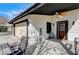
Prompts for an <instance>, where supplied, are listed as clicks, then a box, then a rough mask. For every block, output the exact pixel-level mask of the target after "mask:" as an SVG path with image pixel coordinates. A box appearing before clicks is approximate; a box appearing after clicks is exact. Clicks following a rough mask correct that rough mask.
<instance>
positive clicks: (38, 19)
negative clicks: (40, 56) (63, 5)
mask: <svg viewBox="0 0 79 59" xmlns="http://www.w3.org/2000/svg"><path fill="white" fill-rule="evenodd" d="M28 20H29V26H28V33H29V34H28V36H29V37H30V40H29V42H32V43H33V42H34V41H35V40H33V39H34V38H35V39H36V38H39V33H40V29H41V28H42V35H43V38H45V39H46V38H48V34H47V29H46V22H51V18H50V16H46V15H37V14H36V15H34V14H33V15H30V17H29V19H28ZM33 37H34V38H33ZM29 44H30V43H29Z"/></svg>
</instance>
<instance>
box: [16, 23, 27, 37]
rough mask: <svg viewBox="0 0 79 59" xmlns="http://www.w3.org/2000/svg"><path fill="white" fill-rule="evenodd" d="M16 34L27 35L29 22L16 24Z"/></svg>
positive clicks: (18, 35) (19, 35)
mask: <svg viewBox="0 0 79 59" xmlns="http://www.w3.org/2000/svg"><path fill="white" fill-rule="evenodd" d="M15 36H17V37H19V38H21V37H22V36H27V22H22V23H19V24H16V25H15Z"/></svg>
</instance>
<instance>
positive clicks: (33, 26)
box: [14, 9, 79, 44]
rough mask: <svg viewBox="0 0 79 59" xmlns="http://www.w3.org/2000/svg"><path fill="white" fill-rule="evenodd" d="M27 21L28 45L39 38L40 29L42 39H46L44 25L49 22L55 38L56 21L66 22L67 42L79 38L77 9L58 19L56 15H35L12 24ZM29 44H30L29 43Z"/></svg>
mask: <svg viewBox="0 0 79 59" xmlns="http://www.w3.org/2000/svg"><path fill="white" fill-rule="evenodd" d="M27 19H28V21H29V25H28V36H29V37H30V40H29V44H31V43H34V42H35V39H36V38H38V37H39V33H40V29H42V35H43V38H45V39H46V38H48V34H47V31H46V30H47V29H46V23H47V22H51V23H52V32H53V33H54V35H55V38H56V37H57V35H56V33H57V31H56V30H57V21H64V20H68V40H69V41H74V39H75V37H78V36H79V33H78V32H79V30H78V29H79V27H78V25H79V20H78V19H79V9H76V10H72V11H68V12H65V15H64V16H62V17H60V16H57V15H50V16H48V15H37V14H31V15H28V16H25V17H23V18H21V19H19V20H18V21H16V22H14V23H17V22H21V21H23V20H27ZM73 21H74V22H75V24H74V25H72V23H73ZM53 24H54V25H53ZM30 42H31V43H30Z"/></svg>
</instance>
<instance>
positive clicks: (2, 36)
mask: <svg viewBox="0 0 79 59" xmlns="http://www.w3.org/2000/svg"><path fill="white" fill-rule="evenodd" d="M16 42H17V43H19V42H20V39H19V38H18V37H15V36H13V35H12V34H9V33H7V32H5V33H0V44H3V43H8V44H10V45H11V44H13V43H16Z"/></svg>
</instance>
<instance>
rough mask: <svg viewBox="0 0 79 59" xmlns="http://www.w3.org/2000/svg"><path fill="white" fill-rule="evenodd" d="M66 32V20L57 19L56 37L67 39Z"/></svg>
mask: <svg viewBox="0 0 79 59" xmlns="http://www.w3.org/2000/svg"><path fill="white" fill-rule="evenodd" d="M67 32H68V21H58V22H57V38H58V39H60V40H62V39H65V40H67Z"/></svg>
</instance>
